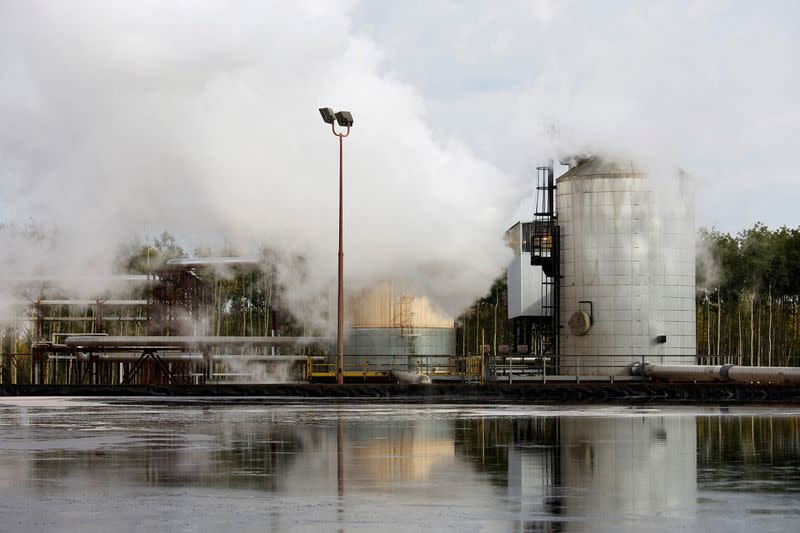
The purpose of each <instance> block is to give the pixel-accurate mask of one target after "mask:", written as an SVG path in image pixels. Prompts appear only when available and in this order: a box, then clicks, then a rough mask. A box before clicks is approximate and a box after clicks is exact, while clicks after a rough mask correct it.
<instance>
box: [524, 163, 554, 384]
mask: <svg viewBox="0 0 800 533" xmlns="http://www.w3.org/2000/svg"><path fill="white" fill-rule="evenodd" d="M536 170H537V183H536V200H535V207H534V218H533V225H532V226H531V234H530V244H531V265H536V266H541V267H542V289H541V290H542V293H541V296H542V315H543V317H542V320H539V321H537V322H535V323H534V336H533V337H534V338H535V339H536V342H535V344H534V346H532V347H531V348H532V349H531V351H532V352H533V353H534V354H535V355H537V356H540V357H542V358H545V359H549V360H550V361H549V365H548V366H549V367H550V368H549V369H548V370H549V371H552V372H557V371H558V368H557V364H558V355H559V337H560V329H561V323H560V314H561V309H560V300H561V258H560V253H559V251H560V240H559V237H560V228H559V226H558V213H557V212H556V208H555V191H556V183H555V177H554V176H553V162H552V161H548V163H547V164H546V165H544V166H540V167H537V168H536Z"/></svg>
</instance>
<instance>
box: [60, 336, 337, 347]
mask: <svg viewBox="0 0 800 533" xmlns="http://www.w3.org/2000/svg"><path fill="white" fill-rule="evenodd" d="M327 342H328V339H326V338H324V337H256V336H253V337H214V336H208V337H201V336H198V337H187V336H174V337H169V336H144V335H143V336H122V337H116V336H108V337H105V336H101V337H97V336H88V335H76V336H72V337H67V338H66V339H64V344H65V345H67V346H68V347H70V348H189V349H192V348H208V347H211V346H226V345H227V346H233V345H236V346H300V345H311V344H324V343H327Z"/></svg>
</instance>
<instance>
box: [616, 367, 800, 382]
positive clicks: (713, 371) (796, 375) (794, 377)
mask: <svg viewBox="0 0 800 533" xmlns="http://www.w3.org/2000/svg"><path fill="white" fill-rule="evenodd" d="M631 373H632V374H634V375H640V376H641V375H643V376H645V377H649V378H656V379H665V380H668V381H703V382H710V381H732V382H736V383H754V382H759V383H800V368H799V367H781V366H741V365H661V364H654V363H644V365H642V364H640V363H637V364H634V365H633V366H632V367H631Z"/></svg>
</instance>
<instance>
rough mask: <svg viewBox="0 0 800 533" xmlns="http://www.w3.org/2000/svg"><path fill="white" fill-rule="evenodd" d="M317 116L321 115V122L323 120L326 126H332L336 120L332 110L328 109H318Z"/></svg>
mask: <svg viewBox="0 0 800 533" xmlns="http://www.w3.org/2000/svg"><path fill="white" fill-rule="evenodd" d="M319 114H320V115H322V120H324V121H325V123H326V124H333V121H334V120H335V119H336V115H334V113H333V109H331V108H330V107H320V108H319Z"/></svg>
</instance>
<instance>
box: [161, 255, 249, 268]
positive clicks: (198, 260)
mask: <svg viewBox="0 0 800 533" xmlns="http://www.w3.org/2000/svg"><path fill="white" fill-rule="evenodd" d="M259 264H261V262H259V261H258V260H257V259H255V258H252V257H194V258H183V257H181V258H176V259H169V260H168V261H167V265H169V266H182V267H187V268H191V267H199V266H233V265H259Z"/></svg>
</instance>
